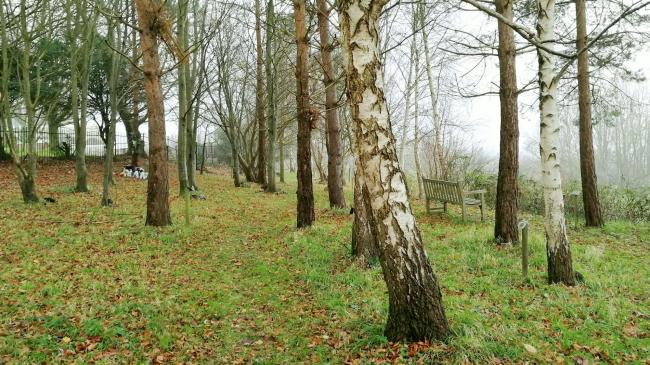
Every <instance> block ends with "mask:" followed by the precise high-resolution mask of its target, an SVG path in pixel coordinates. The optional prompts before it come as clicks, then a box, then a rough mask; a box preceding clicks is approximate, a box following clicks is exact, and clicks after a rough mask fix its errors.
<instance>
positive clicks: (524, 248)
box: [519, 221, 528, 282]
mask: <svg viewBox="0 0 650 365" xmlns="http://www.w3.org/2000/svg"><path fill="white" fill-rule="evenodd" d="M519 230H520V231H521V271H522V274H523V276H524V281H525V282H528V221H521V222H519Z"/></svg>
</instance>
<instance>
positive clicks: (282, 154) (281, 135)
mask: <svg viewBox="0 0 650 365" xmlns="http://www.w3.org/2000/svg"><path fill="white" fill-rule="evenodd" d="M279 144H280V151H279V152H280V156H278V157H279V159H280V182H281V183H283V184H284V183H285V181H284V170H285V168H284V129H282V131H281V132H280V139H279Z"/></svg>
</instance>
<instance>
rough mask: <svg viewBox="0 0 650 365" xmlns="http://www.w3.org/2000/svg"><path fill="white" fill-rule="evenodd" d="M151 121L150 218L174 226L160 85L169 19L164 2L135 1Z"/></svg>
mask: <svg viewBox="0 0 650 365" xmlns="http://www.w3.org/2000/svg"><path fill="white" fill-rule="evenodd" d="M135 7H136V11H137V14H138V27H139V28H140V44H141V49H142V63H143V71H144V90H145V94H146V96H147V115H148V119H149V177H148V183H147V219H146V224H147V225H149V226H167V225H170V224H171V223H172V220H171V215H170V214H169V178H168V176H169V172H168V167H167V156H166V152H167V151H166V146H165V139H166V137H165V106H164V104H163V93H162V87H161V84H160V76H161V73H162V69H161V67H160V55H159V53H158V52H159V39H169V38H170V35H171V29H170V25H169V24H170V22H169V17H168V15H167V11H166V8H165V2H163V1H162V0H135Z"/></svg>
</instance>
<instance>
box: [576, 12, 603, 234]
mask: <svg viewBox="0 0 650 365" xmlns="http://www.w3.org/2000/svg"><path fill="white" fill-rule="evenodd" d="M575 4H576V25H577V38H576V48H577V49H578V51H579V50H581V49H583V48H585V47H587V15H586V12H587V10H586V7H587V5H586V1H585V0H576V1H575ZM578 107H579V109H580V117H579V125H580V128H579V129H580V175H581V181H582V202H583V205H584V211H585V222H586V224H587V226H589V227H600V226H602V225H603V224H604V222H603V215H602V212H601V209H600V199H599V198H598V183H597V178H596V162H595V160H594V141H593V128H592V122H591V90H590V84H589V52H582V53H580V55H578Z"/></svg>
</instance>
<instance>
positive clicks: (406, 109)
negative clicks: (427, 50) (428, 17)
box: [399, 34, 419, 164]
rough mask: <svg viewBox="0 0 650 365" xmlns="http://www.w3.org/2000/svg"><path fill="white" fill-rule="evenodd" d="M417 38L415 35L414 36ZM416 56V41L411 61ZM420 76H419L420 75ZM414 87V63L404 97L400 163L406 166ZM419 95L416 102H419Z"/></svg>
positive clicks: (410, 69) (411, 63)
mask: <svg viewBox="0 0 650 365" xmlns="http://www.w3.org/2000/svg"><path fill="white" fill-rule="evenodd" d="M413 36H414V37H415V34H414V35H413ZM415 55H416V49H415V39H414V40H413V41H412V42H411V54H410V56H409V58H410V59H413V58H414V57H415ZM418 76H419V75H418ZM412 87H413V62H409V74H408V79H407V80H406V90H405V95H404V104H405V105H404V125H403V126H402V139H401V140H400V145H399V162H400V163H401V164H404V147H405V146H406V137H407V133H408V125H409V118H410V116H411V115H410V112H411V89H412ZM417 100H418V99H417V93H416V97H415V101H416V102H417Z"/></svg>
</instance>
